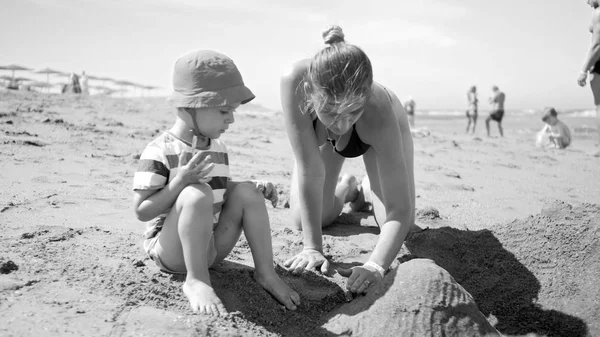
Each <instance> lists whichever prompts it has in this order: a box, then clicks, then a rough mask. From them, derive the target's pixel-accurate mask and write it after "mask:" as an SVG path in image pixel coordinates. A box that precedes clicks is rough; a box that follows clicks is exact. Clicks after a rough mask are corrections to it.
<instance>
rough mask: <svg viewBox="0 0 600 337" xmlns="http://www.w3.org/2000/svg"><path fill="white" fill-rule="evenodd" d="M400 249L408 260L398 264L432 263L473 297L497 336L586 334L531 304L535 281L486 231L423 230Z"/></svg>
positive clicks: (578, 324) (575, 321)
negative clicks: (498, 333) (406, 250)
mask: <svg viewBox="0 0 600 337" xmlns="http://www.w3.org/2000/svg"><path fill="white" fill-rule="evenodd" d="M405 245H406V248H407V249H408V250H409V252H410V255H404V256H402V257H400V258H399V260H400V262H405V261H408V260H410V259H412V258H417V257H418V258H428V259H431V260H433V261H435V263H436V264H437V265H439V266H440V267H442V268H444V269H445V270H447V271H448V272H449V273H450V275H452V277H454V279H455V280H456V281H457V282H458V283H459V284H460V285H462V286H463V287H464V288H465V289H466V290H467V291H468V292H469V293H470V294H471V295H472V296H473V298H474V299H475V302H476V303H477V306H478V307H479V310H480V311H481V312H482V313H483V314H484V315H485V316H486V317H488V319H489V320H490V321H492V323H496V324H494V325H495V327H496V329H498V331H500V332H501V333H504V334H509V335H525V334H528V333H536V334H540V335H547V336H586V335H587V332H588V329H587V326H586V324H585V323H584V321H583V320H581V319H579V318H577V317H574V316H570V315H568V314H565V313H562V312H559V311H556V310H544V309H542V308H541V307H540V306H539V305H537V304H536V302H537V297H538V293H539V292H540V287H541V286H540V282H539V281H538V279H537V278H536V277H535V276H534V275H533V273H532V272H531V271H529V270H528V269H527V267H525V266H524V265H523V264H521V263H520V262H519V261H518V260H517V259H516V257H515V256H514V255H513V254H512V253H511V252H509V251H507V250H506V249H504V248H503V247H502V244H501V243H500V241H499V240H498V239H497V238H496V237H495V236H494V234H493V233H492V232H491V231H489V230H486V229H484V230H479V231H468V230H467V231H463V230H459V229H456V228H451V227H442V228H436V229H424V230H422V231H419V232H415V233H413V234H412V235H410V236H409V237H408V238H407V239H406V241H405ZM492 316H493V317H492ZM494 317H495V318H494ZM494 321H496V322H494Z"/></svg>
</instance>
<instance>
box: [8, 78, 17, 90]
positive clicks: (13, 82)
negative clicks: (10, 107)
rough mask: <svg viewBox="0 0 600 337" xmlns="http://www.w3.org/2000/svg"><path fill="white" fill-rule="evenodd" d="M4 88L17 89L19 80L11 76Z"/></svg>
mask: <svg viewBox="0 0 600 337" xmlns="http://www.w3.org/2000/svg"><path fill="white" fill-rule="evenodd" d="M6 88H7V89H10V90H19V81H18V80H17V79H14V78H11V79H10V81H8V85H7V86H6Z"/></svg>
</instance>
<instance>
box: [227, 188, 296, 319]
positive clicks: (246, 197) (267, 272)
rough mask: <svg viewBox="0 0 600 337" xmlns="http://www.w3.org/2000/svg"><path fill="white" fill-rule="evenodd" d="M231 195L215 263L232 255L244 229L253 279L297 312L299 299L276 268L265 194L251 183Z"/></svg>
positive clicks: (234, 189)
mask: <svg viewBox="0 0 600 337" xmlns="http://www.w3.org/2000/svg"><path fill="white" fill-rule="evenodd" d="M228 194H229V196H228V197H227V202H226V203H225V205H224V206H223V211H222V213H221V218H220V220H219V225H218V226H217V228H216V229H215V245H216V247H217V258H216V261H217V262H218V261H221V260H222V259H224V258H225V256H227V254H229V252H230V251H231V249H233V246H235V243H236V242H237V240H238V238H239V236H240V231H241V229H242V228H243V230H244V234H245V235H246V239H247V240H248V244H249V245H250V250H251V252H252V258H253V260H254V267H255V272H254V279H255V280H256V282H257V283H258V284H260V285H261V286H262V287H263V288H264V289H265V290H267V291H268V292H269V293H270V294H271V295H273V296H274V297H275V298H276V299H277V300H278V301H279V302H280V303H281V304H283V305H285V307H286V308H288V309H290V310H295V309H296V308H297V306H298V305H299V304H300V296H299V295H298V293H296V292H295V291H294V290H292V289H291V288H290V287H289V286H288V285H287V284H285V283H284V282H283V281H282V280H281V279H280V278H279V276H278V275H277V273H276V272H275V269H274V268H273V247H272V244H271V228H270V226H269V216H268V213H267V208H266V206H265V201H264V197H263V195H262V194H260V193H259V192H258V191H257V190H256V188H255V187H254V186H253V185H252V184H249V183H239V184H237V185H235V186H234V187H232V188H231V190H230V191H229V192H228Z"/></svg>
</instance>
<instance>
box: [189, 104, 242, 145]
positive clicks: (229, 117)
mask: <svg viewBox="0 0 600 337" xmlns="http://www.w3.org/2000/svg"><path fill="white" fill-rule="evenodd" d="M239 106H240V104H239V103H237V104H233V105H230V106H222V107H216V108H198V109H196V113H195V118H196V123H198V127H199V128H200V132H201V133H202V134H203V135H205V136H207V137H210V138H213V139H217V138H219V137H221V134H222V133H224V132H225V131H226V130H227V129H229V124H233V123H234V122H235V118H234V117H233V113H234V112H235V109H237V108H238V107H239Z"/></svg>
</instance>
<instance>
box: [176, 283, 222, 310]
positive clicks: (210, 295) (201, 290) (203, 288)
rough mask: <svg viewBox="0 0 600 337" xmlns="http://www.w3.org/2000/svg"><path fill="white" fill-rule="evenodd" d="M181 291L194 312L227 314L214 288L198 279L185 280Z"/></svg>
mask: <svg viewBox="0 0 600 337" xmlns="http://www.w3.org/2000/svg"><path fill="white" fill-rule="evenodd" d="M183 293H184V294H185V296H187V298H188V300H189V301H190V306H191V307H192V310H193V311H194V312H195V313H200V314H205V315H215V316H219V315H225V314H227V309H225V306H224V305H223V303H222V302H221V300H220V299H219V297H218V296H217V294H216V293H215V290H214V289H213V288H212V287H211V286H210V285H208V284H206V283H204V282H202V281H200V280H186V281H185V283H184V284H183Z"/></svg>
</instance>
